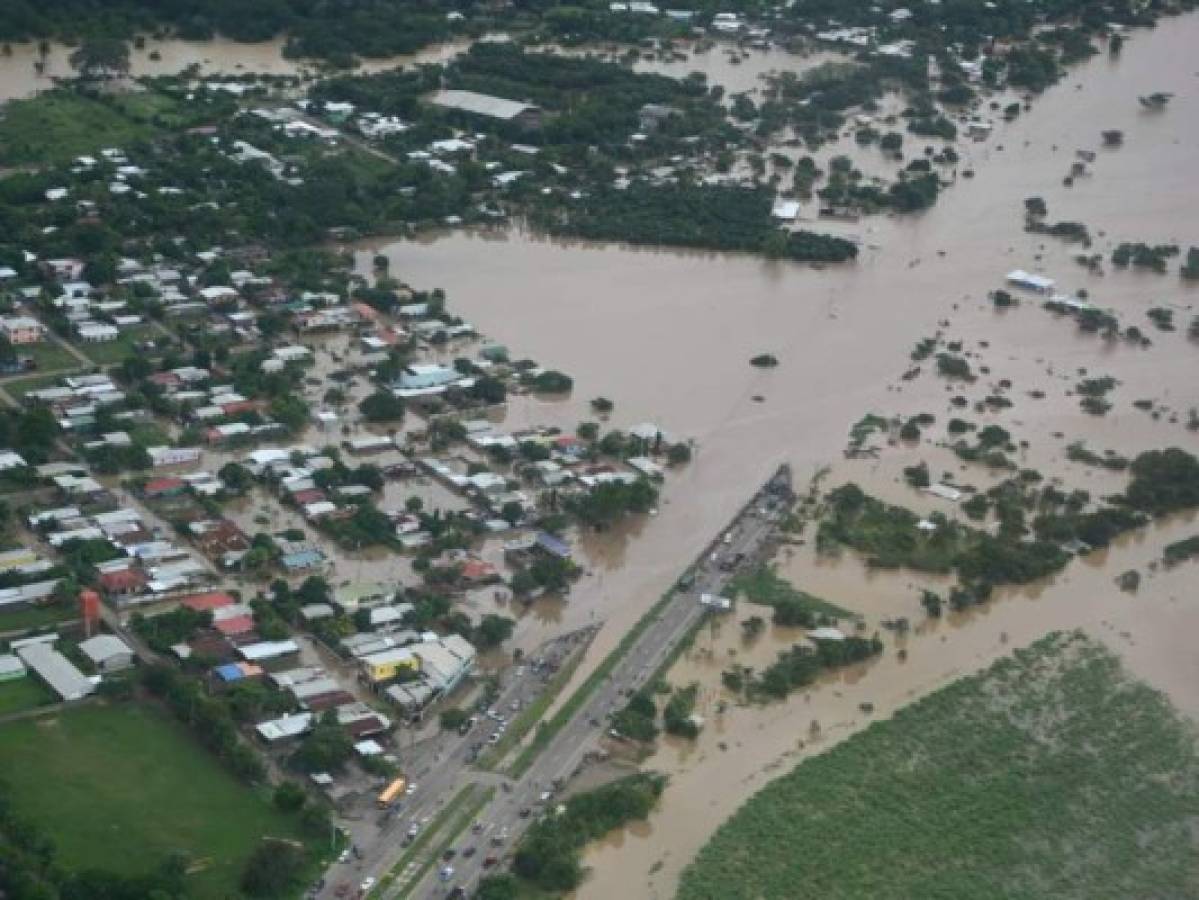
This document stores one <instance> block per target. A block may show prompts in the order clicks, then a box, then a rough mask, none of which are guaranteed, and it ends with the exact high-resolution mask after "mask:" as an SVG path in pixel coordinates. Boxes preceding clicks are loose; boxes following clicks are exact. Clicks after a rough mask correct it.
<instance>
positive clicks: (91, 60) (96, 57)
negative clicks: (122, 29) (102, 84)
mask: <svg viewBox="0 0 1199 900" xmlns="http://www.w3.org/2000/svg"><path fill="white" fill-rule="evenodd" d="M69 59H70V63H71V68H73V69H74V70H75V71H77V72H78V73H79V76H80V77H81V78H85V79H92V78H99V79H101V80H107V79H110V78H114V77H116V76H120V75H128V74H129V45H128V44H127V43H126V42H125V41H122V40H118V39H117V38H108V37H92V38H88V39H87V40H85V41H84V42H83V43H82V44H80V45H79V49H78V50H76V51H75V52H74V53H72V54H71V55H70V57H69Z"/></svg>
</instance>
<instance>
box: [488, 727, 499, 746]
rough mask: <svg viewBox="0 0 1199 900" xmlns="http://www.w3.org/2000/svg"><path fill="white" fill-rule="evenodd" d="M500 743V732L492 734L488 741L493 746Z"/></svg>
mask: <svg viewBox="0 0 1199 900" xmlns="http://www.w3.org/2000/svg"><path fill="white" fill-rule="evenodd" d="M499 742H500V733H499V732H498V731H495V732H492V735H491V737H489V738H488V739H487V743H489V744H491V745H492V746H494V745H496V744H498V743H499Z"/></svg>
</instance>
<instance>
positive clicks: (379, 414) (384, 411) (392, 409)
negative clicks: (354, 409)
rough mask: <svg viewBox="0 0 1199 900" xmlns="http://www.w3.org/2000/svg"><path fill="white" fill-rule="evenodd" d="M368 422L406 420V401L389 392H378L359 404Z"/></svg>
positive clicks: (360, 410) (359, 408)
mask: <svg viewBox="0 0 1199 900" xmlns="http://www.w3.org/2000/svg"><path fill="white" fill-rule="evenodd" d="M358 411H359V412H360V413H362V417H363V418H364V419H366V420H367V421H368V422H395V421H398V420H399V419H402V418H404V401H403V400H401V399H400V398H399V397H397V396H396V395H395V394H393V393H392V392H391V391H388V390H383V389H380V390H377V391H375V392H374V393H373V394H371V395H370V396H368V397H366V398H365V399H364V400H363V401H362V402H361V403H359V404H358Z"/></svg>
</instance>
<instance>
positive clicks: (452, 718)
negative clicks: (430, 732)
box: [439, 707, 470, 731]
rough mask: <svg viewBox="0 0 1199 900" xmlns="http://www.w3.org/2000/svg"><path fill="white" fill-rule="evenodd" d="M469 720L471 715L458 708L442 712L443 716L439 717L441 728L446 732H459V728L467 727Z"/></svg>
mask: <svg viewBox="0 0 1199 900" xmlns="http://www.w3.org/2000/svg"><path fill="white" fill-rule="evenodd" d="M469 719H470V714H469V713H467V712H466V711H465V710H461V709H458V708H457V707H452V708H450V709H444V710H442V711H441V716H440V717H439V721H440V722H441V727H442V728H444V729H445V730H446V731H457V730H458V729H459V728H461V727H462V726H463V725H465V724H466V723H467V721H468V720H469Z"/></svg>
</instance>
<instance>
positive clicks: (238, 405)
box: [221, 400, 262, 416]
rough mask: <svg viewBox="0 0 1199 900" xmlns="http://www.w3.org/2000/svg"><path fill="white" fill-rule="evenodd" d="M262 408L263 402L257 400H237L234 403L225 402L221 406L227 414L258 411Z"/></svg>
mask: <svg viewBox="0 0 1199 900" xmlns="http://www.w3.org/2000/svg"><path fill="white" fill-rule="evenodd" d="M260 409H262V404H261V403H259V402H258V401H257V400H235V401H233V402H232V403H225V404H223V405H222V406H221V412H223V413H224V414H225V415H227V416H236V415H240V414H241V413H248V412H258V410H260Z"/></svg>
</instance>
